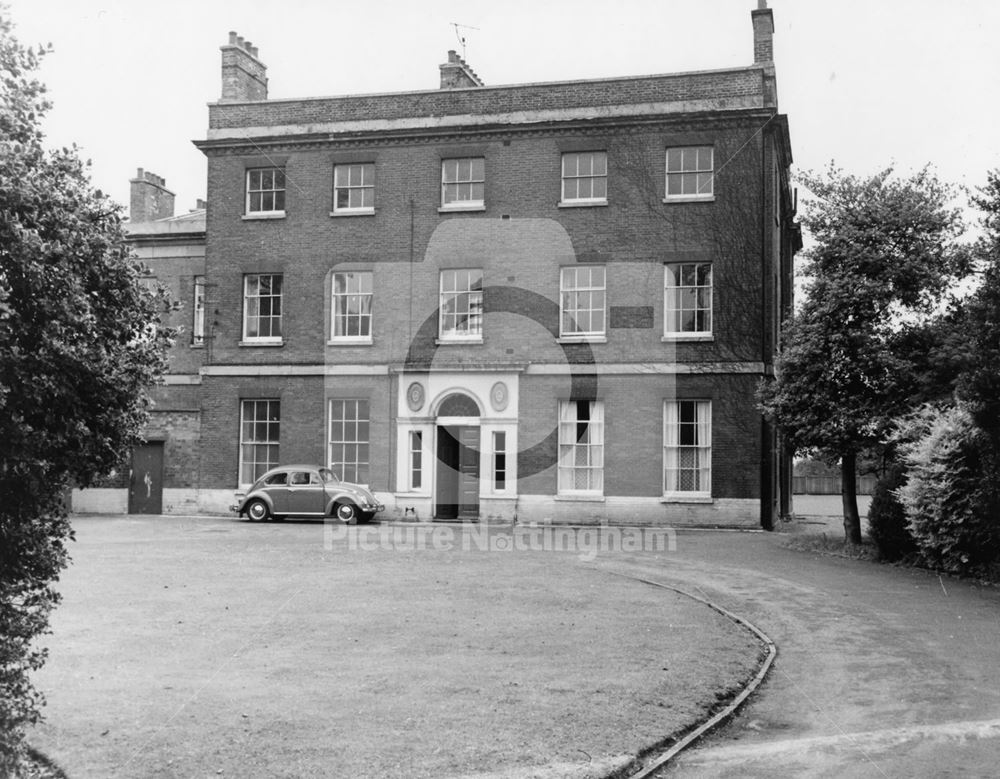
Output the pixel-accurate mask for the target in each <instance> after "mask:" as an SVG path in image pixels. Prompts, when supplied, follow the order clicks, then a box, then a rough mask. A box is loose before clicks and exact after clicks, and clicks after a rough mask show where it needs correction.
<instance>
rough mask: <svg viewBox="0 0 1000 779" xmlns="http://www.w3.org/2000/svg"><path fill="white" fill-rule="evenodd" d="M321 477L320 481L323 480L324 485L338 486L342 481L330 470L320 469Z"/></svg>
mask: <svg viewBox="0 0 1000 779" xmlns="http://www.w3.org/2000/svg"><path fill="white" fill-rule="evenodd" d="M319 477H320V479H322V480H323V483H324V484H330V483H333V484H336V483H337V482H339V481H340V479H338V478H337V474H335V473H334V472H333V471H331V470H330V469H329V468H320V469H319Z"/></svg>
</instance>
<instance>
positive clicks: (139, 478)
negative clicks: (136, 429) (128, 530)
mask: <svg viewBox="0 0 1000 779" xmlns="http://www.w3.org/2000/svg"><path fill="white" fill-rule="evenodd" d="M128 513H129V514H162V513H163V442H162V441H148V442H147V443H144V444H139V445H138V446H136V447H135V448H134V449H133V450H132V467H131V469H130V471H129V485H128Z"/></svg>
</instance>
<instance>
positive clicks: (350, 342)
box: [326, 336, 375, 346]
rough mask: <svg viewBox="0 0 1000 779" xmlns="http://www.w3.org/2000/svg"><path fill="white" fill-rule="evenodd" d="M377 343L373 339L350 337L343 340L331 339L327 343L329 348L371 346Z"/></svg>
mask: <svg viewBox="0 0 1000 779" xmlns="http://www.w3.org/2000/svg"><path fill="white" fill-rule="evenodd" d="M374 343H375V341H374V340H373V339H372V338H365V337H359V338H353V337H350V336H347V337H342V338H331V339H330V340H329V341H327V342H326V345H327V346H371V345H372V344H374Z"/></svg>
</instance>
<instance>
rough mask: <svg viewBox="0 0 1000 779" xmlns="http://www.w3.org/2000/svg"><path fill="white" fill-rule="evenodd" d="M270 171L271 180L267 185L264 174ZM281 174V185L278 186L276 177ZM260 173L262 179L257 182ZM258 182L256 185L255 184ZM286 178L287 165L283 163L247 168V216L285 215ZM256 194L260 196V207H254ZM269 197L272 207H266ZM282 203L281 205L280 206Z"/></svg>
mask: <svg viewBox="0 0 1000 779" xmlns="http://www.w3.org/2000/svg"><path fill="white" fill-rule="evenodd" d="M265 173H270V175H271V182H270V186H267V187H265V186H264V184H265V183H266V182H265V181H264V174H265ZM279 173H280V174H281V186H278V183H277V181H276V180H275V177H276V176H277V174H279ZM258 174H259V175H260V180H259V181H258V182H255V181H254V179H255V177H256V176H257V175H258ZM255 184H256V186H255ZM285 186H286V180H285V167H284V166H283V165H270V166H264V167H258V168H247V171H246V190H245V191H246V201H245V207H246V211H245V213H246V215H247V216H284V215H285V197H286V194H287V192H286V190H285ZM254 195H259V196H260V206H261V207H260V208H254V207H253V205H254V203H253V200H254V197H253V196H254ZM268 198H270V200H271V208H264V205H265V204H266V203H267V200H268ZM279 203H280V205H281V207H280V208H278V204H279Z"/></svg>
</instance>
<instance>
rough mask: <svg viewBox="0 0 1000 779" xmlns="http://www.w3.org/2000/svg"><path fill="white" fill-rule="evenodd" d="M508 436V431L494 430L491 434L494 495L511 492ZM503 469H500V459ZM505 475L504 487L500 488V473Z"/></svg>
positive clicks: (491, 478) (491, 477)
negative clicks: (498, 476) (501, 459)
mask: <svg viewBox="0 0 1000 779" xmlns="http://www.w3.org/2000/svg"><path fill="white" fill-rule="evenodd" d="M507 443H508V434H507V431H506V430H493V431H491V433H490V453H491V457H490V466H491V467H490V487H491V489H492V491H493V492H494V493H497V494H502V493H505V492H508V491H509V490H510V453H509V451H508V448H507ZM501 457H502V458H503V467H502V468H501V467H500V458H501ZM501 472H502V473H503V486H502V487H501V486H499V482H500V480H499V479H498V478H497V475H498V474H499V473H501Z"/></svg>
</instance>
